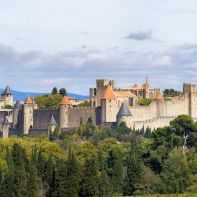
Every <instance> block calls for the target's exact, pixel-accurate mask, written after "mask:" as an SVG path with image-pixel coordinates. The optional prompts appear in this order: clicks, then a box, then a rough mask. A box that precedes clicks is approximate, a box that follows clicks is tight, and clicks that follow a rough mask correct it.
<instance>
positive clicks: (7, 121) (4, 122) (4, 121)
mask: <svg viewBox="0 0 197 197" xmlns="http://www.w3.org/2000/svg"><path fill="white" fill-rule="evenodd" d="M8 124H9V120H8V117H7V116H5V117H4V120H3V125H8Z"/></svg>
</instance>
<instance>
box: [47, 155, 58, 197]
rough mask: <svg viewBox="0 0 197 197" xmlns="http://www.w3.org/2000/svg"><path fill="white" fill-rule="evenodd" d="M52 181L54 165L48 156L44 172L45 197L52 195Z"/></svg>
mask: <svg viewBox="0 0 197 197" xmlns="http://www.w3.org/2000/svg"><path fill="white" fill-rule="evenodd" d="M54 179H55V177H54V163H53V158H52V156H51V155H50V156H49V158H48V160H47V161H46V164H45V170H44V182H45V183H46V185H47V196H51V194H52V188H53V183H54Z"/></svg>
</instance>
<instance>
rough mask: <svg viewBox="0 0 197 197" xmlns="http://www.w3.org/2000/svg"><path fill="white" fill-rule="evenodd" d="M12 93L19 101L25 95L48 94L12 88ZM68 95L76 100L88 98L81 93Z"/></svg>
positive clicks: (23, 99)
mask: <svg viewBox="0 0 197 197" xmlns="http://www.w3.org/2000/svg"><path fill="white" fill-rule="evenodd" d="M2 92H3V89H2V88H0V94H1V93H2ZM12 93H13V95H14V100H16V99H20V100H21V101H25V99H26V97H27V96H30V97H35V96H39V95H45V94H48V93H35V92H20V91H14V90H12ZM68 96H70V97H73V98H76V99H77V100H78V101H81V100H84V99H88V98H89V97H88V96H83V95H79V94H73V93H68Z"/></svg>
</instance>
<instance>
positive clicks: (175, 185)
mask: <svg viewBox="0 0 197 197" xmlns="http://www.w3.org/2000/svg"><path fill="white" fill-rule="evenodd" d="M190 175H191V171H190V169H189V167H188V162H187V158H186V156H184V155H183V153H182V149H174V150H173V151H171V152H170V154H169V157H168V159H167V160H166V161H165V162H164V164H163V171H162V173H161V177H162V180H163V183H164V185H165V191H166V193H182V192H184V191H185V190H186V188H187V187H188V185H189V183H190Z"/></svg>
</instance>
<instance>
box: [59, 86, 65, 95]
mask: <svg viewBox="0 0 197 197" xmlns="http://www.w3.org/2000/svg"><path fill="white" fill-rule="evenodd" d="M59 94H60V95H62V96H66V95H67V92H66V89H65V88H60V90H59Z"/></svg>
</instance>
